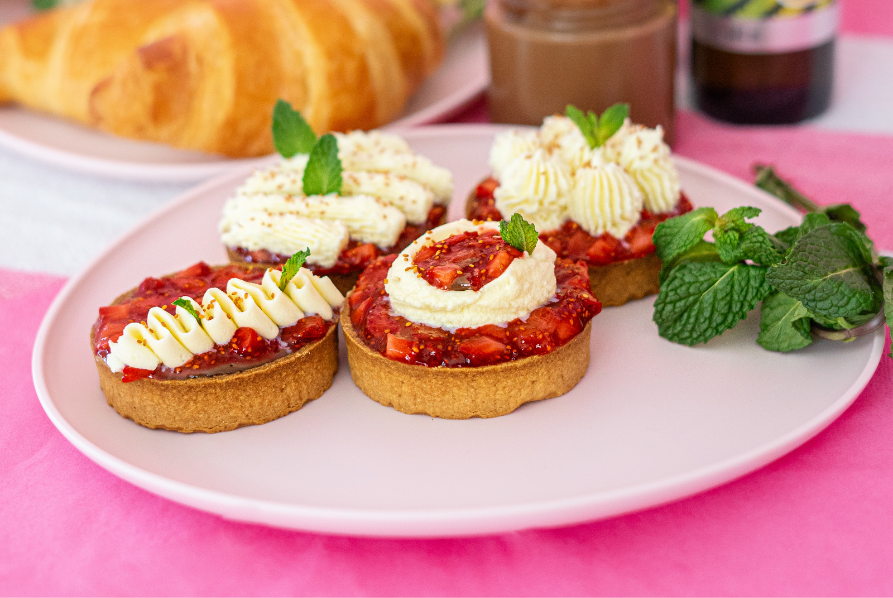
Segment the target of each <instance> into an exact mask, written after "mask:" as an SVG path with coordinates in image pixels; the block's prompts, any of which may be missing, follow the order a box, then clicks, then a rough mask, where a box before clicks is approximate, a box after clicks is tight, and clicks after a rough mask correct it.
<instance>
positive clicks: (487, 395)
mask: <svg viewBox="0 0 893 598" xmlns="http://www.w3.org/2000/svg"><path fill="white" fill-rule="evenodd" d="M341 328H342V330H343V331H344V339H345V343H346V347H347V358H348V363H349V364H350V374H351V377H352V378H353V380H354V383H355V384H356V385H357V387H359V389H360V390H362V391H363V393H365V394H366V396H368V397H369V398H371V399H372V400H374V401H377V402H379V403H381V404H382V405H385V406H387V407H392V408H394V409H396V410H397V411H400V412H403V413H408V414H414V413H421V414H426V415H430V416H433V417H440V418H444V419H469V418H472V417H482V418H487V417H498V416H501V415H506V414H508V413H511V412H512V411H514V410H515V409H517V408H518V407H520V406H521V405H523V404H524V403H529V402H532V401H540V400H544V399H551V398H554V397H557V396H561V395H563V394H565V393H567V392H568V391H570V390H571V389H572V388H574V387H575V386H576V385H577V383H579V381H580V380H581V379H582V378H583V376H584V374H585V373H586V370H587V369H588V367H589V358H590V354H589V340H590V333H591V330H592V323H591V322H589V323H588V324H587V325H586V328H584V329H583V331H582V332H581V333H580V334H578V335H577V336H576V337H574V338H573V339H572V340H571V341H570V342H568V343H567V344H565V345H562V346H561V347H559V348H558V349H556V350H554V351H552V352H551V353H547V354H546V355H533V356H530V357H525V358H523V359H519V360H516V361H508V362H505V363H500V364H496V365H489V366H481V367H474V368H446V367H439V368H429V367H424V366H418V365H409V364H406V363H400V362H398V361H394V360H392V359H388V358H387V357H384V356H383V355H380V354H379V353H376V352H375V351H373V350H372V349H370V348H369V347H368V346H366V344H365V343H364V342H363V341H362V339H361V338H360V337H359V335H358V334H357V333H356V331H355V330H354V328H353V323H352V322H351V321H350V309H349V307H348V306H347V303H346V302H345V305H344V307H343V308H342V310H341Z"/></svg>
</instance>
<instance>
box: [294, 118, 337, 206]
mask: <svg viewBox="0 0 893 598" xmlns="http://www.w3.org/2000/svg"><path fill="white" fill-rule="evenodd" d="M341 171H342V168H341V160H340V159H339V158H338V141H337V140H336V139H335V136H334V135H332V134H331V133H326V134H325V135H323V136H322V137H320V138H319V141H317V142H316V145H314V146H313V150H311V152H310V158H309V159H308V160H307V167H306V168H305V169H304V178H303V183H304V194H305V195H328V194H329V193H341Z"/></svg>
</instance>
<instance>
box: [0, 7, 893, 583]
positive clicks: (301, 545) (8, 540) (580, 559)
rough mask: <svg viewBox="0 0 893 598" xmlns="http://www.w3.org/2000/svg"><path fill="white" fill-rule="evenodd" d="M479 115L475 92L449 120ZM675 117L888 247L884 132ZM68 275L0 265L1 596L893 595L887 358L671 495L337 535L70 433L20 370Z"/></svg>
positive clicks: (853, 21) (860, 23)
mask: <svg viewBox="0 0 893 598" xmlns="http://www.w3.org/2000/svg"><path fill="white" fill-rule="evenodd" d="M844 8H845V11H844V24H845V28H846V29H847V30H848V31H852V32H861V33H872V34H885V35H893V7H891V6H890V0H849V1H848V2H846V3H845V4H844ZM860 10H861V11H862V12H860ZM854 15H855V16H854ZM856 17H859V18H856ZM484 115H485V111H484V109H483V107H482V106H481V105H477V106H474V107H472V108H471V110H470V111H468V112H466V113H465V114H463V115H461V116H460V117H459V119H461V120H476V119H479V118H482V117H483V116H484ZM678 129H679V135H678V137H679V139H678V145H677V148H676V150H677V151H678V152H679V153H680V154H682V155H685V156H688V157H691V158H694V159H696V160H700V161H702V162H705V163H707V164H710V165H712V166H715V167H717V168H720V169H722V170H725V171H727V172H729V173H731V174H733V175H736V176H739V177H742V178H748V179H749V178H750V175H749V168H750V165H751V163H752V162H753V161H755V160H760V161H764V162H771V163H774V164H776V165H777V167H778V169H779V171H780V172H781V173H782V174H783V175H785V176H787V177H790V178H792V179H793V180H794V181H795V182H797V184H799V185H800V186H801V187H802V188H803V190H804V191H806V192H807V194H809V195H811V196H812V197H814V198H815V199H816V200H817V201H819V202H820V203H831V202H841V201H848V202H852V203H853V204H855V205H856V207H857V208H858V209H860V210H861V211H862V213H863V216H864V219H865V220H866V221H867V222H868V224H869V234H871V236H872V237H873V238H874V239H875V240H876V241H877V242H878V243H879V245H880V246H881V247H886V248H891V249H893V226H891V225H893V215H891V212H893V210H891V209H890V202H891V201H893V168H891V167H890V164H889V162H890V157H891V156H893V138H891V137H881V136H867V135H849V134H839V133H829V132H821V131H816V130H811V129H809V128H796V127H788V128H779V129H766V128H736V127H729V126H725V125H719V124H716V123H713V122H711V121H708V120H706V119H704V118H702V117H700V116H696V115H693V114H680V115H679V123H678ZM63 283H64V281H63V280H62V279H59V278H56V277H52V276H47V275H37V274H32V273H23V272H16V271H10V270H0V330H3V331H4V332H3V337H2V340H0V363H3V364H4V365H3V374H2V376H0V397H2V399H0V594H2V595H190V594H200V595H231V594H238V595H270V594H277V595H285V594H301V595H308V594H309V595H345V594H348V595H444V594H446V595H546V594H548V595H553V594H556V595H557V594H560V595H579V594H593V595H841V594H844V595H885V594H891V593H893V573H891V572H893V542H891V538H893V508H891V496H893V440H891V438H893V433H891V431H893V401H891V398H893V361H891V360H890V359H888V358H884V359H883V360H882V362H881V365H880V367H879V368H878V371H877V374H876V375H875V376H874V378H873V379H872V380H871V382H870V383H869V385H868V387H867V388H866V390H865V391H864V392H863V393H862V395H861V396H860V397H859V399H858V400H857V401H856V403H855V404H854V405H853V407H852V408H850V409H849V410H848V411H847V412H846V413H845V414H844V415H843V416H842V417H841V418H840V419H839V420H837V421H836V422H835V423H834V424H832V425H831V426H830V427H829V428H828V429H827V430H826V431H825V432H823V433H822V434H820V435H819V436H818V437H816V438H815V439H813V440H812V441H810V442H808V443H807V444H805V445H804V446H803V447H801V448H800V449H798V450H796V451H794V452H793V453H791V454H789V455H787V456H786V457H783V458H781V459H779V460H778V461H776V462H775V463H772V464H770V465H769V466H767V467H765V468H763V469H761V470H760V471H757V472H755V473H753V474H751V475H748V476H746V477H744V478H742V479H740V480H737V481H735V482H732V483H729V484H727V485H725V486H722V487H720V488H717V489H715V490H712V491H709V492H706V493H703V494H700V495H698V496H695V497H692V498H689V499H686V500H682V501H679V502H676V503H674V504H671V505H667V506H663V507H659V508H655V509H651V510H647V511H644V512H640V513H636V514H632V515H627V516H624V517H618V518H615V519H611V520H607V521H601V522H595V523H589V524H584V525H578V526H574V527H569V528H563V529H556V530H540V531H525V532H518V533H511V534H505V535H500V536H490V537H484V538H471V539H452V540H374V539H361V538H342V537H332V536H323V535H317V534H308V533H300V532H292V531H284V530H278V529H271V528H266V527H261V526H255V525H249V524H240V523H233V522H229V521H225V520H222V519H220V518H218V517H216V516H214V515H209V514H206V513H203V512H200V511H196V510H193V509H191V508H188V507H184V506H181V505H179V504H176V503H173V502H170V501H167V500H165V499H162V498H159V497H157V496H155V495H152V494H149V493H147V492H144V491H143V490H140V489H138V488H136V487H134V486H132V485H130V484H128V483H126V482H123V481H121V480H120V479H118V478H116V477H115V476H113V475H111V474H109V473H107V472H105V471H104V470H103V469H101V468H99V467H98V466H96V465H94V464H93V463H92V462H91V461H89V460H88V459H87V458H86V457H84V456H83V455H81V454H80V453H79V452H78V451H77V450H75V449H74V448H73V447H72V446H71V445H70V444H69V443H68V442H67V441H66V440H65V439H64V438H63V437H62V436H61V435H60V434H59V433H58V432H57V431H56V429H55V428H54V427H53V426H52V424H51V423H50V422H49V420H48V419H47V417H46V416H45V415H44V413H43V411H42V410H41V407H40V405H39V403H38V400H37V397H36V395H35V393H34V389H33V387H32V384H31V376H30V358H31V350H32V347H33V343H34V337H35V334H36V331H37V328H38V326H39V323H40V320H41V318H42V317H43V314H44V313H45V311H46V309H47V307H48V306H49V303H50V302H51V301H52V298H53V297H54V296H55V294H56V293H57V292H58V290H59V289H60V288H61V285H62V284H63ZM888 349H889V347H888Z"/></svg>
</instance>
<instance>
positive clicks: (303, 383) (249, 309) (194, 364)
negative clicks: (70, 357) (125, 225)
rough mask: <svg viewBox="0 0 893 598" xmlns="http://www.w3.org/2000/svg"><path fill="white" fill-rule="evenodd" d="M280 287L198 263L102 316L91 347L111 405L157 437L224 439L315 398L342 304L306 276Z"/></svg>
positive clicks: (328, 369)
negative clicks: (165, 433) (167, 433)
mask: <svg viewBox="0 0 893 598" xmlns="http://www.w3.org/2000/svg"><path fill="white" fill-rule="evenodd" d="M281 277H282V273H281V272H280V271H279V270H273V269H268V268H264V267H259V266H251V265H241V264H230V265H227V266H220V267H214V268H212V267H210V266H208V265H207V264H205V263H198V264H195V265H194V266H191V267H190V268H187V269H186V270H183V271H181V272H177V273H176V274H171V275H168V276H164V277H162V278H147V279H145V280H144V281H143V282H142V283H141V284H140V285H139V286H138V287H137V288H135V289H132V290H130V291H128V292H126V293H124V294H123V295H121V296H120V297H118V298H117V299H116V300H115V301H114V302H113V303H112V304H111V305H109V306H106V307H102V308H100V309H99V318H98V319H97V320H96V323H95V324H94V325H93V328H92V330H91V345H92V349H93V353H94V357H95V361H96V367H97V370H98V372H99V382H100V387H101V388H102V391H103V392H104V393H105V396H106V399H107V401H108V403H109V405H111V406H112V407H114V409H115V410H116V411H117V412H118V413H119V414H121V415H122V416H124V417H126V418H129V419H132V420H133V421H135V422H136V423H138V424H141V425H143V426H146V427H149V428H163V429H168V430H175V431H178V432H221V431H225V430H233V429H235V428H238V427H241V426H247V425H252V424H262V423H265V422H268V421H271V420H273V419H276V418H278V417H282V416H283V415H286V414H288V413H291V412H292V411H296V410H298V409H300V408H301V407H302V406H303V405H304V404H305V403H307V402H308V401H311V400H313V399H316V398H319V397H320V396H321V395H322V393H323V392H324V391H325V390H326V389H328V388H329V386H331V384H332V377H333V376H334V375H335V372H336V371H337V370H338V346H337V339H338V335H337V326H336V320H337V317H338V313H339V311H340V305H341V303H342V302H343V296H342V295H341V294H340V293H339V292H338V290H337V289H336V288H335V287H334V285H333V284H332V283H331V281H329V280H326V279H321V278H318V277H316V276H314V275H312V273H310V272H309V271H307V270H305V269H300V270H298V271H297V273H296V274H295V276H294V277H293V278H291V279H290V280H289V282H288V283H287V285H285V291H284V292H283V291H280V290H279V286H278V284H279V282H280V280H281ZM174 302H176V304H175V303H174Z"/></svg>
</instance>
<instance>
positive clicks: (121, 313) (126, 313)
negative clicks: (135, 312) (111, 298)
mask: <svg viewBox="0 0 893 598" xmlns="http://www.w3.org/2000/svg"><path fill="white" fill-rule="evenodd" d="M99 315H100V316H101V317H103V318H106V319H110V320H126V319H127V318H129V317H130V306H129V305H127V304H126V303H125V304H122V305H106V306H104V307H100V308H99Z"/></svg>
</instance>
